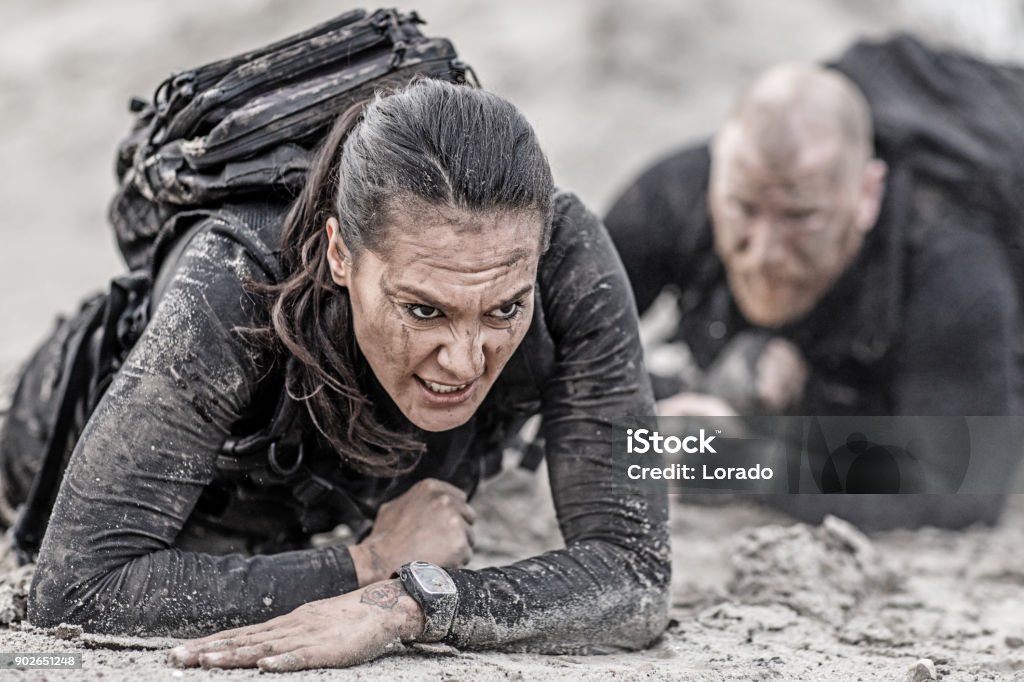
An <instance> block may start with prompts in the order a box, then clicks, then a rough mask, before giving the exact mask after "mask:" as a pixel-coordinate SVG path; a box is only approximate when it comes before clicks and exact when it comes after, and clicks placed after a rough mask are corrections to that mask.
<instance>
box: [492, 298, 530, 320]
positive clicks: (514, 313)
mask: <svg viewBox="0 0 1024 682" xmlns="http://www.w3.org/2000/svg"><path fill="white" fill-rule="evenodd" d="M522 310H523V303H522V301H515V302H514V303H509V304H508V305H506V306H503V307H501V308H498V309H497V310H495V311H494V312H492V313H491V317H496V318H498V319H499V320H512V319H514V318H516V317H518V316H519V313H520V312H522Z"/></svg>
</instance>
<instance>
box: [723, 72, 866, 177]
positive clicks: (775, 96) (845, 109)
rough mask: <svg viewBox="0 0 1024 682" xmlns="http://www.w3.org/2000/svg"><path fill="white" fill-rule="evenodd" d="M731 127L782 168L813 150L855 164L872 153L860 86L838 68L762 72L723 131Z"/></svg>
mask: <svg viewBox="0 0 1024 682" xmlns="http://www.w3.org/2000/svg"><path fill="white" fill-rule="evenodd" d="M731 132H736V133H739V134H740V135H742V137H743V139H744V140H745V142H746V143H747V144H751V145H754V146H756V147H757V150H756V151H757V152H759V154H760V155H761V156H762V160H763V161H764V163H765V164H766V165H770V166H775V167H780V168H786V167H789V166H792V165H794V164H796V163H798V159H799V157H800V156H802V155H803V154H806V153H807V152H811V153H813V152H814V151H815V150H820V151H821V152H822V153H825V152H828V151H831V152H833V153H838V154H840V155H841V157H842V158H843V159H844V160H847V161H850V162H852V163H853V164H857V165H859V164H862V163H864V162H866V161H867V160H868V159H870V158H871V157H872V155H873V143H872V137H873V134H874V133H873V130H872V126H871V112H870V110H869V109H868V104H867V101H866V100H865V99H864V95H863V94H861V91H860V89H859V88H858V87H857V86H856V85H855V84H854V83H853V82H852V81H851V80H850V79H848V78H846V77H845V76H843V75H842V74H840V73H839V72H838V71H835V70H832V69H826V68H822V67H820V66H815V65H811V64H781V65H779V66H775V67H773V68H771V69H769V70H767V71H765V72H764V73H763V74H761V76H759V77H758V78H757V80H755V81H754V83H752V84H751V85H750V86H749V87H748V88H747V89H746V90H745V91H743V93H742V94H741V95H740V96H739V98H737V100H736V104H735V105H734V107H733V110H732V111H731V112H730V114H729V117H728V119H727V120H726V122H725V125H724V126H723V129H722V133H721V134H722V135H725V134H729V133H731Z"/></svg>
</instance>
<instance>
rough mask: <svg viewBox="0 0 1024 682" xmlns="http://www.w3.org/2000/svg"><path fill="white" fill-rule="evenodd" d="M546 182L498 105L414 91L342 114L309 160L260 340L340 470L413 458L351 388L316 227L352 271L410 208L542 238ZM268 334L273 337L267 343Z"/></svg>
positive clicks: (382, 246) (348, 345)
mask: <svg viewBox="0 0 1024 682" xmlns="http://www.w3.org/2000/svg"><path fill="white" fill-rule="evenodd" d="M552 194H553V184H552V179H551V170H550V168H549V166H548V163H547V160H546V159H545V157H544V154H543V152H542V151H541V149H540V145H539V142H538V140H537V136H536V134H535V133H534V131H533V129H532V128H531V127H530V125H529V123H527V121H526V119H525V118H524V117H523V115H522V114H521V113H519V111H518V110H517V109H516V108H515V107H514V106H512V105H511V104H510V103H508V102H507V101H505V100H503V99H501V98H500V97H497V96H496V95H493V94H491V93H488V92H485V91H483V90H479V89H475V88H472V87H470V86H467V85H455V84H452V83H447V82H443V81H437V80H429V79H423V80H418V81H415V82H413V83H411V84H410V85H408V86H406V87H405V88H403V89H401V90H398V91H396V92H391V93H382V94H379V95H377V96H376V97H375V98H373V99H372V100H369V101H367V102H363V103H360V104H357V105H355V106H353V107H351V108H350V109H348V110H347V111H345V112H344V113H343V114H342V115H341V116H340V117H339V118H338V119H337V121H336V122H335V124H334V125H333V127H332V128H331V130H330V132H329V133H328V135H327V137H326V139H325V140H324V141H323V143H322V144H321V147H320V149H319V151H318V152H317V154H316V155H315V157H314V159H313V161H312V163H311V166H310V169H309V173H308V176H307V179H306V184H305V186H304V188H303V190H302V192H301V193H300V194H299V196H298V198H297V199H296V201H295V203H294V204H293V205H292V207H291V210H290V211H289V213H288V215H287V217H286V219H285V225H284V232H283V234H282V265H283V266H284V271H285V272H286V273H289V274H288V275H287V276H286V277H285V279H284V280H283V281H282V282H280V283H278V284H275V285H272V286H270V287H265V288H263V293H264V294H266V295H267V296H268V302H269V307H270V329H267V330H266V331H267V332H268V335H269V336H270V337H271V338H273V339H274V343H275V344H276V345H278V346H279V347H280V348H282V349H283V350H286V351H287V352H288V353H289V354H290V356H291V358H290V359H289V361H288V363H287V369H286V370H285V372H286V378H285V386H286V389H287V391H288V392H289V394H290V395H291V396H292V397H294V398H296V399H298V400H301V401H303V402H305V405H306V409H307V412H308V414H309V417H310V419H311V421H312V423H313V424H314V426H315V427H316V429H317V430H318V431H319V432H320V433H321V434H322V435H323V437H324V438H325V439H326V440H327V441H328V442H329V443H330V445H331V446H332V447H333V448H334V449H335V450H336V451H337V452H338V453H339V454H340V455H341V456H342V458H343V459H344V460H345V461H346V462H347V463H349V464H350V465H351V466H353V467H354V468H356V469H357V470H359V471H362V472H364V473H368V474H374V475H389V474H394V473H398V472H401V471H403V470H407V469H409V468H410V467H412V466H413V465H415V463H416V461H417V459H418V457H419V456H420V454H422V452H423V449H424V446H423V444H422V443H421V442H420V441H419V440H418V439H417V438H416V437H414V436H413V435H412V434H411V433H409V432H406V431H403V430H401V429H395V428H391V427H388V426H386V425H384V424H381V423H379V421H378V420H377V419H376V418H375V416H374V413H373V409H372V408H373V406H372V404H371V402H370V400H369V399H368V398H367V397H366V395H365V394H364V393H363V390H362V389H361V388H360V385H359V383H358V369H359V367H360V362H359V356H358V354H359V349H358V347H357V345H356V341H355V334H354V332H353V329H352V321H351V307H350V304H349V298H348V290H347V289H345V288H343V287H339V286H338V285H337V284H335V282H334V280H333V279H332V278H331V272H330V269H329V266H328V261H327V249H328V244H329V242H328V239H327V235H326V231H325V225H326V223H327V220H328V219H329V218H331V217H335V218H337V219H338V221H339V223H340V225H341V230H340V232H341V237H342V239H343V241H344V242H345V245H346V246H347V247H348V249H349V251H350V253H351V254H352V257H353V258H354V259H355V258H357V257H358V254H359V253H360V252H361V251H362V250H363V249H370V250H371V251H373V252H374V253H378V254H386V253H387V238H388V226H389V223H390V222H391V221H390V220H389V218H390V217H391V216H393V215H394V214H395V213H396V212H401V211H402V210H403V208H405V209H406V210H408V207H409V206H413V205H416V203H419V204H420V205H422V204H424V203H425V204H427V205H432V206H438V207H451V208H456V209H460V210H463V211H470V212H475V211H508V212H510V213H522V212H529V213H535V214H536V215H537V216H538V219H539V222H541V224H542V225H543V227H542V230H541V235H540V239H541V244H542V250H543V248H544V247H545V246H546V244H547V241H548V237H549V234H550V230H551V217H550V214H551V198H552ZM271 332H272V333H271Z"/></svg>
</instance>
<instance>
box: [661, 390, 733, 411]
mask: <svg viewBox="0 0 1024 682" xmlns="http://www.w3.org/2000/svg"><path fill="white" fill-rule="evenodd" d="M655 407H656V409H657V412H658V416H659V417H735V416H737V415H736V410H734V409H733V408H732V405H730V404H729V403H727V402H725V401H724V400H722V399H721V398H719V397H718V396H714V395H708V394H707V393H690V392H686V391H684V392H683V393H676V394H675V395H674V396H671V397H668V398H665V399H664V400H659V401H658V403H657V405H656V406H655Z"/></svg>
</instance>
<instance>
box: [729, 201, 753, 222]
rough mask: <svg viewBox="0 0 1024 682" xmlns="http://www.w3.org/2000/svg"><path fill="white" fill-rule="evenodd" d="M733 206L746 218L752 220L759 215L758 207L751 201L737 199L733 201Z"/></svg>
mask: <svg viewBox="0 0 1024 682" xmlns="http://www.w3.org/2000/svg"><path fill="white" fill-rule="evenodd" d="M733 206H735V207H736V210H738V211H739V212H740V213H741V214H742V215H743V216H744V217H746V218H751V217H753V216H754V215H755V214H756V213H757V207H756V206H754V204H752V203H750V202H749V201H743V200H742V199H736V200H734V201H733Z"/></svg>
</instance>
